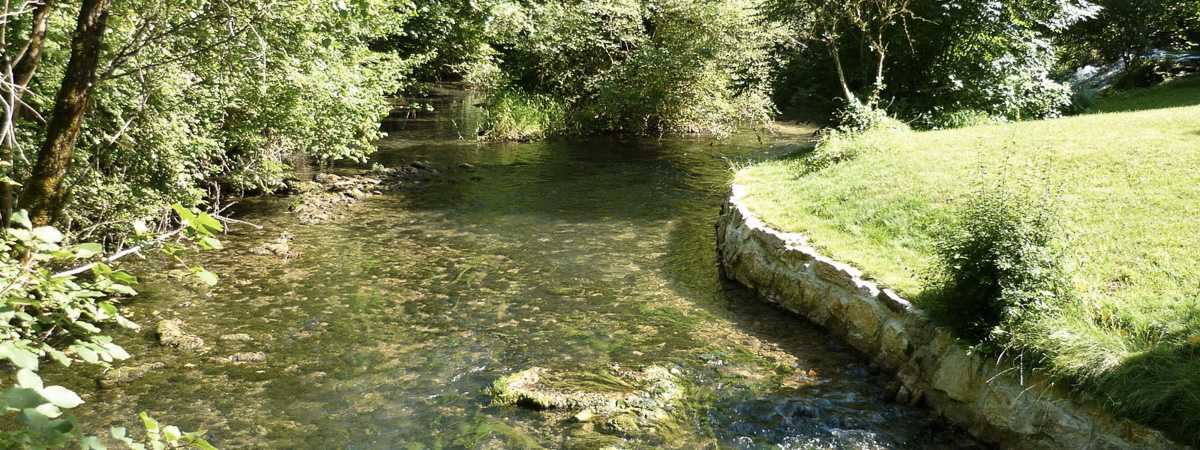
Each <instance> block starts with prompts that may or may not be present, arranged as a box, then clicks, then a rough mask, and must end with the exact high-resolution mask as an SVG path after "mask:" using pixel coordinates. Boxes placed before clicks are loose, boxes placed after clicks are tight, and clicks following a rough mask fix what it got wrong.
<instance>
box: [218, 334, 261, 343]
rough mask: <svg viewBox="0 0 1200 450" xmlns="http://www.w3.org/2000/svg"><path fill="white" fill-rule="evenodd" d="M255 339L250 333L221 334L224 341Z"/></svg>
mask: <svg viewBox="0 0 1200 450" xmlns="http://www.w3.org/2000/svg"><path fill="white" fill-rule="evenodd" d="M253 339H254V338H251V337H250V335H249V334H246V333H233V334H223V335H221V340H222V341H250V340H253Z"/></svg>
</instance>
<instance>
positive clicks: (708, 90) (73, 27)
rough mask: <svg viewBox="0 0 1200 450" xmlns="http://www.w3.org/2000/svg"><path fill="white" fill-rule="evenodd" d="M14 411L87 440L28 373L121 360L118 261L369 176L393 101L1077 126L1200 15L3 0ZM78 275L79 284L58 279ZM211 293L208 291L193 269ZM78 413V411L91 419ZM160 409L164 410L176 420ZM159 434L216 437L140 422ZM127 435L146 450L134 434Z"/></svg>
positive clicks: (752, 119)
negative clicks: (303, 190)
mask: <svg viewBox="0 0 1200 450" xmlns="http://www.w3.org/2000/svg"><path fill="white" fill-rule="evenodd" d="M5 8H6V9H5V11H3V14H4V15H3V19H2V20H3V21H2V23H0V50H2V51H3V61H2V63H0V100H2V101H0V104H2V105H3V121H2V122H0V127H2V128H0V144H2V145H3V148H2V150H0V171H2V172H3V178H0V182H2V184H0V213H2V216H3V218H2V221H3V223H6V224H9V225H8V228H6V230H7V232H6V233H5V235H4V237H3V240H2V241H0V278H2V279H3V283H0V284H3V285H4V288H3V291H2V294H0V295H2V297H0V298H2V299H3V305H2V306H0V359H7V360H8V370H6V372H5V373H6V375H5V376H4V382H3V383H0V385H3V386H5V387H6V389H7V390H6V391H5V392H4V395H3V396H2V397H0V405H2V406H3V407H4V408H5V411H7V414H8V416H9V418H8V419H6V420H10V422H11V423H14V424H15V423H19V424H21V426H19V427H15V428H14V427H0V429H3V430H5V431H3V432H2V433H0V443H4V444H7V445H9V446H14V447H57V446H63V445H67V444H70V445H79V444H80V443H82V445H83V446H84V447H89V446H93V447H98V446H99V445H100V444H99V442H100V441H99V440H97V439H96V438H94V437H91V436H92V435H94V434H96V433H99V432H100V431H99V430H81V429H78V428H76V427H74V426H73V425H72V421H71V420H70V414H69V412H67V411H66V410H68V409H70V408H74V407H77V406H79V405H80V403H81V400H80V399H79V397H78V396H76V395H75V394H74V393H72V392H70V391H69V390H66V389H65V388H62V387H58V386H49V387H46V386H45V385H44V383H43V382H42V381H41V379H40V378H39V376H38V375H37V369H38V367H39V364H63V365H70V364H101V365H103V364H108V363H111V362H113V361H116V360H121V359H124V358H128V357H129V356H130V355H128V354H126V352H125V351H124V350H123V349H122V348H121V347H120V346H119V345H118V343H114V342H113V341H112V339H111V338H109V337H107V336H106V332H105V331H104V330H105V329H106V328H108V327H113V326H123V327H136V326H137V325H136V324H133V323H132V322H130V321H128V320H126V319H125V318H123V317H122V316H121V312H120V308H118V307H117V305H118V304H119V302H120V299H122V298H125V297H128V296H131V295H133V294H134V290H133V288H132V287H131V285H133V283H134V282H135V281H136V280H135V279H134V277H133V276H132V275H130V274H128V273H125V272H123V271H121V270H118V269H117V268H114V267H110V266H111V265H112V264H108V263H107V262H106V261H107V260H106V259H105V258H109V257H111V256H113V255H114V254H120V252H122V251H127V250H129V249H134V248H139V249H141V250H142V251H146V252H148V251H150V250H151V249H155V251H159V249H161V251H164V252H166V254H167V256H168V257H171V258H178V259H179V260H180V261H181V262H183V263H184V264H188V265H189V266H191V265H190V264H189V263H188V262H187V260H186V258H185V255H187V254H190V252H191V250H194V249H204V250H219V249H220V247H221V244H220V241H219V240H218V239H217V236H218V234H219V232H220V231H221V229H222V223H223V220H222V219H224V218H222V217H221V216H220V211H221V209H222V207H223V206H224V205H225V204H226V203H227V202H228V199H229V198H232V197H236V196H243V195H254V194H269V193H272V192H274V191H276V190H278V189H280V188H281V187H282V186H283V181H284V180H285V179H287V178H288V177H289V176H290V175H291V174H292V173H293V171H294V170H296V169H298V168H300V167H302V166H307V165H317V166H323V165H329V164H334V163H356V162H357V163H361V162H365V161H367V158H368V156H369V155H370V154H371V153H372V151H373V148H374V147H373V143H374V142H375V141H376V140H377V139H379V138H380V137H381V132H380V131H379V120H380V119H381V118H382V117H384V116H386V115H387V114H388V113H389V111H390V110H391V109H392V108H393V107H394V105H398V104H404V105H408V106H407V107H419V105H413V104H412V103H411V102H409V101H408V99H412V98H415V97H418V96H419V95H420V93H421V92H422V91H423V90H425V89H427V88H428V87H429V86H430V85H431V84H432V83H444V82H455V83H461V85H462V86H463V87H465V88H468V89H474V90H477V91H479V92H480V93H481V94H482V96H483V98H485V99H486V101H485V102H484V105H483V107H484V111H485V120H484V122H483V125H481V128H480V129H479V130H477V131H478V139H480V140H483V141H526V140H534V139H555V138H561V137H563V136H573V135H588V134H621V135H639V136H650V137H660V136H668V135H704V136H712V137H714V138H721V137H725V136H728V135H730V134H733V133H735V132H737V131H738V130H742V129H747V128H757V129H763V130H769V129H770V128H771V124H772V122H773V121H775V120H777V119H778V118H780V117H785V118H788V119H800V120H805V121H812V122H816V123H820V124H823V125H825V126H828V127H830V128H836V129H840V130H843V132H854V131H856V130H865V129H870V128H872V127H876V126H879V125H880V124H895V123H901V122H902V123H903V124H904V126H908V127H912V128H919V129H936V128H954V127H960V126H965V125H971V124H979V123H991V122H1006V121H1022V120H1029V119H1040V118H1049V117H1057V116H1063V115H1070V114H1074V113H1078V112H1082V111H1086V110H1087V109H1088V108H1089V107H1090V105H1091V104H1092V102H1094V101H1095V98H1096V97H1097V96H1098V95H1103V94H1104V93H1105V92H1107V91H1115V90H1120V89H1128V88H1133V87H1145V86H1151V85H1154V84H1157V83H1160V82H1162V81H1164V80H1168V79H1171V78H1173V77H1177V76H1180V75H1183V74H1185V73H1188V72H1190V71H1194V70H1196V69H1197V67H1198V65H1200V58H1197V57H1195V56H1190V57H1189V56H1188V55H1195V54H1194V53H1189V52H1192V51H1194V50H1195V46H1196V44H1197V43H1198V42H1200V0H1143V1H1127V0H958V1H949V2H947V1H934V0H853V1H832V0H762V1H759V0H578V1H558V0H520V1H511V0H470V1H468V0H415V1H407V0H262V1H246V0H230V1H209V0H10V1H6V2H5ZM73 268H81V269H82V270H70V269H73ZM193 272H194V273H195V274H196V276H197V278H198V279H200V280H201V281H203V282H205V283H216V282H217V281H218V280H217V279H216V276H215V275H214V274H212V273H211V272H208V271H206V270H204V269H203V268H202V267H199V266H195V267H193ZM83 407H86V405H85V406H83ZM165 419H168V420H169V418H165ZM146 424H147V431H150V430H154V431H153V432H150V433H147V438H146V439H147V440H148V441H147V442H148V443H150V444H151V445H154V444H155V443H161V442H164V441H166V442H170V443H173V444H189V443H190V444H192V445H197V446H203V445H206V444H204V443H203V442H201V441H200V440H199V438H198V437H196V436H190V435H183V434H181V433H180V432H179V430H177V429H174V428H170V427H164V428H159V427H158V425H157V424H156V423H155V422H153V419H149V418H146ZM113 437H114V438H116V439H118V440H121V441H123V442H128V443H129V444H130V445H131V446H134V445H136V444H135V443H134V442H133V441H132V440H131V439H129V438H128V437H125V436H124V435H122V436H120V437H118V436H115V435H114V436H113Z"/></svg>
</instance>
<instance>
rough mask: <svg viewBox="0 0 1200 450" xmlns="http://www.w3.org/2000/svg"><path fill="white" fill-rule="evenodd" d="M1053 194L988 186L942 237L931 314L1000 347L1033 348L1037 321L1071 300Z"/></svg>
mask: <svg viewBox="0 0 1200 450" xmlns="http://www.w3.org/2000/svg"><path fill="white" fill-rule="evenodd" d="M1058 230H1059V222H1058V218H1057V212H1056V206H1055V204H1054V195H1052V194H1051V193H1050V192H1049V191H1048V190H1046V189H1035V188H1034V187H1032V186H1031V184H1029V183H1022V182H1020V181H1016V182H1014V181H1011V180H1003V179H997V181H985V182H982V183H981V184H980V186H979V187H978V188H977V189H976V190H975V192H973V194H972V195H971V196H970V197H968V199H967V201H966V203H965V204H964V205H962V207H961V209H960V210H959V211H958V213H957V217H956V218H955V220H954V222H953V223H952V224H951V226H949V227H947V228H946V229H945V231H944V232H943V233H942V235H941V236H938V237H937V241H936V245H935V249H936V257H937V260H938V266H937V267H936V269H935V277H936V278H935V280H934V282H935V286H937V287H938V288H937V289H934V290H933V291H934V292H936V294H934V296H935V297H937V300H938V301H936V302H934V305H932V306H933V307H932V308H930V309H931V310H934V311H935V314H936V315H937V316H940V317H941V318H942V319H943V321H945V322H947V324H948V325H950V326H951V327H952V328H954V329H956V330H957V331H959V332H960V333H962V334H965V335H966V336H965V337H969V338H971V339H974V340H975V341H977V342H980V343H982V344H984V345H988V346H992V347H993V348H994V349H998V348H1009V347H1015V348H1017V349H1019V350H1026V349H1028V348H1029V346H1028V344H1030V343H1032V342H1033V341H1034V340H1035V339H1036V336H1035V335H1036V333H1037V331H1036V327H1034V326H1033V325H1032V324H1033V322H1034V319H1036V318H1039V317H1041V316H1044V315H1046V314H1050V313H1052V312H1053V311H1055V310H1057V309H1058V308H1059V307H1060V306H1061V305H1062V304H1063V302H1064V301H1066V300H1067V299H1068V298H1069V297H1070V296H1071V294H1070V291H1069V286H1068V279H1067V277H1066V275H1065V270H1064V269H1063V265H1062V257H1061V252H1060V249H1059V247H1057V246H1056V244H1057V243H1056V240H1057V238H1058V236H1059V234H1058Z"/></svg>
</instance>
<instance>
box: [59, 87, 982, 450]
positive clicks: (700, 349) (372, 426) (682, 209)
mask: <svg viewBox="0 0 1200 450" xmlns="http://www.w3.org/2000/svg"><path fill="white" fill-rule="evenodd" d="M433 101H434V102H435V104H437V105H438V106H439V111H440V112H439V114H437V115H431V116H420V117H416V118H412V119H409V120H400V119H393V120H389V121H387V122H386V123H385V127H386V128H387V129H389V130H391V131H392V137H390V138H388V139H386V140H385V141H383V142H381V143H380V152H379V154H378V156H377V161H378V162H379V163H381V164H383V165H393V166H394V165H403V164H408V163H409V162H411V161H413V160H425V161H430V162H432V163H433V165H434V166H435V167H439V168H441V169H442V170H443V171H444V172H445V173H446V175H445V176H444V177H441V178H439V179H437V180H435V181H432V182H430V183H429V184H428V185H426V186H424V187H423V188H421V189H416V190H413V191H412V192H407V193H402V194H388V195H385V196H381V197H375V198H372V199H369V200H367V201H365V202H363V203H361V204H359V205H356V206H354V207H353V208H352V209H351V210H349V212H348V213H347V214H346V216H345V217H344V218H342V219H338V220H335V221H331V222H328V223H324V224H319V225H300V224H298V223H296V222H295V221H294V220H293V218H292V217H290V216H289V215H288V214H287V213H286V209H287V202H288V200H287V199H277V200H258V201H254V202H252V203H251V204H250V205H249V208H247V209H249V210H250V212H249V213H248V214H247V216H246V219H247V220H250V221H253V222H256V223H260V224H262V225H265V226H266V227H267V229H266V230H265V231H261V232H260V231H254V230H251V229H249V228H244V227H243V228H240V229H236V230H234V231H233V232H232V233H231V235H230V236H228V237H227V238H226V246H227V247H228V249H227V250H225V251H223V252H220V253H216V254H211V255H208V256H205V260H204V264H205V265H206V267H207V268H208V269H210V270H213V271H215V272H217V273H219V274H220V275H221V276H222V277H223V278H222V283H221V284H219V285H218V286H217V287H216V288H214V289H212V290H211V291H209V290H206V289H203V288H198V287H192V286H188V285H187V283H183V282H180V281H178V280H177V279H175V278H172V277H171V276H170V275H169V274H170V271H168V270H166V269H167V268H163V270H160V271H158V275H154V276H146V277H143V278H144V283H143V285H142V286H141V290H142V291H143V294H144V295H142V296H141V297H139V299H138V300H137V301H136V302H135V303H134V304H132V305H131V306H130V308H129V309H130V310H131V312H132V314H133V318H134V319H135V320H136V321H139V322H140V323H142V324H144V325H147V327H146V328H147V331H146V332H143V333H138V334H134V333H131V334H127V335H124V336H121V337H119V338H118V339H119V341H120V342H121V343H122V344H123V345H125V346H126V348H127V349H129V350H130V352H131V353H133V354H134V355H135V358H134V359H133V360H131V361H129V362H128V364H132V365H137V364H146V363H150V362H162V363H165V364H166V366H167V368H166V369H164V370H159V371H155V372H153V373H151V374H150V375H148V376H147V377H145V378H143V379H141V380H138V381H136V382H133V383H129V384H125V385H121V386H118V387H115V388H111V389H96V388H94V387H92V382H91V381H90V380H87V379H82V378H76V379H74V380H70V381H71V382H70V383H68V384H69V385H71V386H72V387H74V388H78V389H79V390H80V391H81V392H83V393H84V394H85V399H86V400H87V401H88V403H87V404H85V405H84V406H82V407H81V408H79V409H78V411H79V412H80V414H81V416H82V419H83V422H84V424H85V425H86V426H88V427H89V428H93V429H99V427H101V426H108V425H112V424H123V425H127V426H130V427H131V428H134V427H133V426H132V425H133V423H134V418H135V415H136V413H137V412H138V411H141V410H146V411H149V412H150V413H151V414H152V415H154V416H156V417H159V418H160V419H162V420H164V421H166V422H170V423H173V424H176V425H179V426H181V427H182V428H184V429H207V430H208V431H209V436H210V437H211V438H212V440H213V442H214V443H215V444H217V445H219V446H222V447H224V448H353V449H374V448H380V449H382V448H531V447H539V446H540V447H549V448H595V447H599V446H602V445H616V446H617V447H623V448H642V447H672V448H961V447H964V446H973V445H975V444H974V443H972V442H971V441H970V440H969V439H966V438H965V437H964V436H963V434H962V433H961V432H959V431H957V430H953V429H948V428H947V427H945V426H943V425H941V424H940V422H939V421H937V420H933V419H931V418H930V417H928V416H927V414H926V413H924V412H923V411H920V410H917V409H913V408H909V407H903V406H899V405H896V404H893V403H891V402H889V401H888V400H886V397H887V395H886V392H885V390H884V387H883V386H885V385H886V384H887V383H888V381H889V379H888V378H886V377H883V376H878V375H874V374H872V370H871V369H870V368H869V367H868V366H867V365H866V364H865V363H864V362H863V361H862V360H861V359H860V358H859V357H858V356H856V355H855V354H853V353H852V352H851V351H849V350H848V349H847V348H846V347H844V346H843V345H842V344H840V343H839V342H837V341H836V340H833V339H831V338H829V337H827V336H826V335H825V334H824V333H823V332H821V331H820V330H818V329H817V328H815V327H813V326H811V325H809V324H808V323H806V322H804V321H802V320H800V319H797V318H795V317H792V316H790V315H787V314H785V313H782V312H781V311H779V310H777V309H774V308H772V307H769V306H766V305H765V304H764V302H762V301H760V300H758V299H756V298H755V297H754V296H753V295H752V294H750V293H748V292H746V291H744V290H743V289H741V288H739V287H738V286H736V285H732V284H730V283H728V282H725V281H722V280H720V278H719V277H718V274H717V268H716V265H715V255H714V249H713V247H714V242H713V235H714V230H713V224H714V220H715V217H716V214H717V212H718V209H719V205H720V203H721V200H722V197H723V196H724V193H725V189H726V187H725V186H726V182H727V180H728V176H729V173H730V172H729V166H730V161H739V160H746V159H753V158H763V157H767V156H769V155H770V151H769V150H764V149H765V148H766V147H767V146H766V145H765V144H761V143H759V142H758V140H757V139H756V138H754V137H753V136H750V137H745V138H742V139H732V140H729V141H724V142H715V143H714V142H708V141H655V142H622V141H613V140H594V141H578V142H553V143H540V144H522V145H487V146H481V145H477V144H475V143H473V142H470V141H460V140H458V139H457V138H458V135H459V134H460V133H459V131H458V130H468V131H466V132H463V133H462V134H465V135H467V136H468V138H470V135H471V134H472V131H473V127H474V122H473V121H474V118H475V117H476V115H475V113H474V112H473V110H472V108H470V107H469V106H466V105H469V101H467V100H464V99H463V97H461V96H448V97H438V98H434V99H433ZM461 162H469V163H470V164H471V165H473V168H460V167H458V165H459V163H461ZM285 230H286V231H288V232H290V233H293V234H294V235H295V236H296V239H295V241H294V242H293V249H294V250H296V251H298V252H300V255H299V256H297V257H295V258H292V259H288V260H281V259H278V258H275V257H269V256H257V255H252V254H250V253H249V252H248V251H247V250H248V249H249V248H251V247H252V246H254V245H257V244H260V243H262V242H265V241H268V240H271V239H273V238H275V237H276V236H278V235H279V233H280V232H282V231H285ZM169 317H178V318H181V319H183V320H184V321H185V322H186V323H187V327H188V330H189V331H191V332H193V333H195V334H197V335H199V336H201V337H203V338H204V339H205V341H206V342H207V343H208V344H209V346H210V347H211V348H212V349H211V351H209V352H208V353H207V354H204V355H187V354H179V353H174V352H172V351H169V350H166V349H163V348H162V347H159V346H157V345H155V344H154V343H153V339H152V338H151V336H150V333H149V331H148V330H149V328H152V327H151V326H149V325H152V324H153V323H154V322H155V321H157V320H158V319H160V318H169ZM232 333H245V334H247V335H249V336H250V340H249V341H244V340H229V339H222V338H221V336H223V335H229V334H232ZM227 337H228V336H227ZM248 351H262V352H265V353H266V355H267V359H266V361H265V362H259V363H231V362H226V361H224V360H222V359H220V358H221V357H224V356H228V355H230V354H234V353H238V352H248ZM614 364H616V365H620V366H622V367H630V368H638V367H644V366H647V365H650V364H656V365H661V366H664V367H670V368H673V369H674V370H675V371H676V372H677V373H679V374H680V378H681V379H682V380H683V381H684V383H685V386H686V389H687V393H688V397H687V401H686V402H685V403H684V405H682V406H681V407H680V408H678V410H677V411H676V415H677V419H678V423H679V425H678V426H677V427H676V429H675V430H672V431H671V432H669V433H663V434H649V435H635V436H621V435H617V434H614V433H612V432H606V431H604V429H603V427H601V426H593V424H579V423H574V422H572V421H569V420H567V421H564V420H562V419H561V416H556V415H552V414H545V413H541V412H536V411H528V410H523V409H518V408H499V407H493V406H490V405H489V402H490V399H489V397H488V396H487V394H486V392H485V388H486V387H487V386H488V385H490V384H491V382H492V381H493V380H495V379H496V378H497V377H499V376H502V375H504V374H508V373H511V372H514V371H518V370H522V369H525V368H528V367H531V366H541V367H547V368H550V369H553V370H560V371H565V372H596V371H600V370H603V369H605V368H608V367H610V366H612V365H614ZM47 378H48V379H51V380H55V381H57V380H58V379H61V378H62V375H51V374H49V373H48V374H47Z"/></svg>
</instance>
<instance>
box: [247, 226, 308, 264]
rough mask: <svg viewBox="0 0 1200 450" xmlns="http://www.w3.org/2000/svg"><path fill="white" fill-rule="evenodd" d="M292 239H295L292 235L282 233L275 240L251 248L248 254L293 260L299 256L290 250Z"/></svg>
mask: <svg viewBox="0 0 1200 450" xmlns="http://www.w3.org/2000/svg"><path fill="white" fill-rule="evenodd" d="M292 239H295V236H293V235H292V233H288V232H286V231H284V232H283V233H281V234H280V235H279V237H277V238H275V240H273V241H271V242H267V243H265V244H262V245H259V246H257V247H252V248H251V249H250V253H252V254H255V255H263V256H277V257H280V258H284V259H290V258H295V257H296V256H299V253H297V252H295V251H293V250H292V248H291V242H292Z"/></svg>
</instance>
